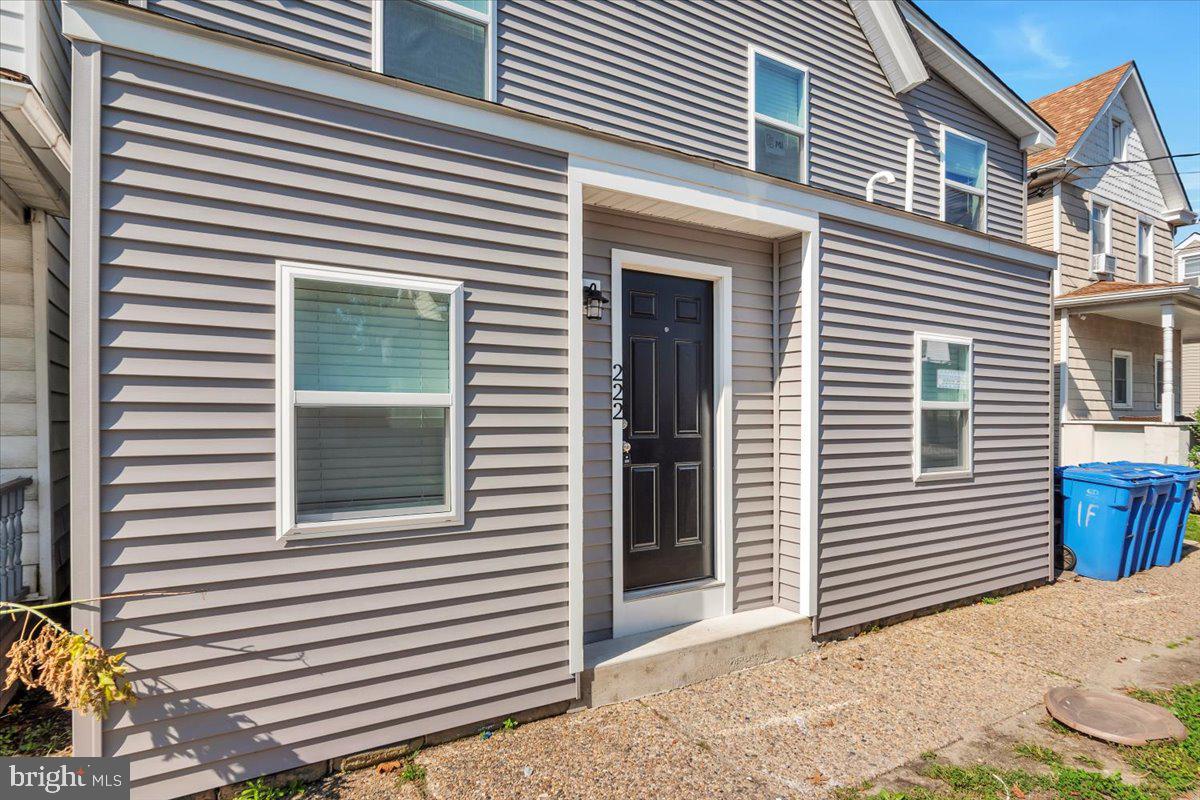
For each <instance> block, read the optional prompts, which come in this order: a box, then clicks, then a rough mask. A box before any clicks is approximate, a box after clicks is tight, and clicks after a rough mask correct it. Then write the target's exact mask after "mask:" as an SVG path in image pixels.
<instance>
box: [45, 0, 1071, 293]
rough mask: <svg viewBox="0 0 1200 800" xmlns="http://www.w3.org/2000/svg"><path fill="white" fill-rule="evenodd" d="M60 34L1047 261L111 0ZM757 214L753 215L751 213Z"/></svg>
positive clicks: (66, 12)
mask: <svg viewBox="0 0 1200 800" xmlns="http://www.w3.org/2000/svg"><path fill="white" fill-rule="evenodd" d="M63 33H64V34H65V35H66V36H68V37H69V38H71V39H73V40H76V41H84V40H86V41H93V42H99V43H102V44H105V45H108V46H112V47H118V48H120V49H123V50H127V51H130V52H134V53H141V54H143V55H146V56H150V57H154V58H161V59H164V60H167V61H173V62H176V63H180V64H186V65H190V66H193V67H197V68H200V69H205V70H212V71H214V72H220V73H226V74H230V75H235V76H238V77H242V78H246V79H250V80H255V81H260V82H263V83H268V84H274V85H277V86H279V87H281V88H283V89H286V90H288V91H293V90H295V87H298V86H302V87H304V89H305V91H308V92H311V93H314V94H318V95H323V96H328V97H338V98H340V99H342V100H343V101H345V102H350V103H358V104H360V105H363V106H368V107H371V108H378V109H383V110H386V111H391V112H395V113H399V114H405V115H407V116H411V117H415V118H418V119H425V120H429V121H432V122H435V123H439V124H444V125H449V126H453V127H458V128H465V129H467V130H472V131H487V132H488V133H489V134H490V135H493V136H497V137H501V138H504V139H509V140H512V141H518V142H526V143H529V144H530V145H531V146H537V147H542V148H545V149H547V150H552V151H557V152H560V153H566V154H569V155H570V156H572V157H581V158H586V159H591V160H594V161H598V162H603V163H605V164H608V165H611V166H613V167H630V168H633V169H635V170H639V171H642V172H647V173H652V174H655V175H657V176H660V177H661V178H662V179H664V180H668V181H673V182H676V183H677V184H678V185H680V186H692V187H694V188H695V189H697V190H700V191H709V192H713V191H715V192H717V193H723V194H729V195H733V196H742V197H745V198H747V199H748V200H750V201H752V203H753V204H756V205H765V206H770V207H773V208H776V209H780V210H788V211H791V212H793V213H798V214H807V215H828V216H833V217H838V218H841V219H846V220H851V221H854V222H858V223H860V224H863V225H868V226H871V227H875V228H880V229H884V230H889V231H892V232H894V233H899V234H902V235H907V236H913V237H917V238H922V239H933V240H937V241H941V242H942V243H944V244H947V245H950V246H953V247H958V248H961V249H965V250H969V251H972V252H977V253H987V254H990V255H993V256H996V257H999V258H1006V259H1010V260H1014V261H1020V262H1022V263H1024V264H1026V265H1029V266H1036V267H1041V268H1043V269H1046V270H1051V269H1053V268H1054V259H1053V257H1052V256H1051V255H1050V254H1048V253H1043V252H1039V251H1038V250H1036V249H1033V248H1030V247H1028V246H1026V245H1023V244H1020V243H1017V242H1009V241H1005V240H1002V239H998V238H995V237H991V236H986V235H982V234H977V233H973V232H969V231H966V230H960V229H954V228H952V227H950V226H946V225H943V224H941V223H938V222H936V221H934V220H929V219H923V218H921V217H918V216H916V215H913V214H907V213H905V212H903V211H899V210H894V209H887V208H884V207H882V206H879V205H870V204H867V203H864V202H861V201H856V200H848V199H842V198H839V197H837V196H835V195H832V194H830V193H828V192H823V191H820V190H815V189H810V188H808V187H805V186H803V185H800V184H796V183H792V182H788V181H783V180H779V179H776V178H771V177H769V176H766V175H758V174H755V173H752V172H749V171H748V170H746V169H745V168H744V167H738V166H734V165H726V164H721V163H715V162H713V161H712V160H711V159H704V158H700V157H694V156H686V155H682V154H678V153H674V152H672V151H668V150H665V149H663V148H660V147H656V146H654V145H644V144H637V143H634V142H631V141H629V140H625V139H622V138H620V137H618V136H615V135H611V134H604V133H599V132H596V131H591V130H588V129H586V128H583V127H581V126H579V125H574V124H571V123H564V122H555V121H551V120H548V119H545V118H542V117H538V116H536V115H533V114H529V113H527V112H522V111H516V110H513V109H509V108H505V107H503V106H499V105H497V104H495V103H489V102H486V101H481V100H473V99H471V98H464V97H461V96H458V95H452V94H450V93H448V92H443V91H440V90H437V89H430V88H428V87H422V86H418V85H417V84H413V83H409V82H407V81H403V80H399V79H396V78H389V77H387V76H384V75H379V74H378V73H374V72H371V71H369V70H365V69H362V68H358V67H352V66H348V65H345V64H338V63H334V62H330V61H325V60H322V59H320V58H317V57H315V56H309V55H305V54H302V53H295V52H292V51H289V50H285V49H283V48H281V47H276V46H273V45H267V44H262V43H260V42H254V41H251V40H249V39H241V38H239V37H236V36H233V35H231V34H223V33H220V32H217V31H210V30H207V29H204V28H200V27H197V26H195V25H190V24H188V23H185V22H180V21H178V20H174V19H171V18H167V17H163V16H162V15H158V14H150V13H148V12H145V11H141V10H138V9H136V8H130V7H128V6H124V5H121V4H117V3H87V2H81V0H65V1H64V4H63ZM754 218H757V217H754Z"/></svg>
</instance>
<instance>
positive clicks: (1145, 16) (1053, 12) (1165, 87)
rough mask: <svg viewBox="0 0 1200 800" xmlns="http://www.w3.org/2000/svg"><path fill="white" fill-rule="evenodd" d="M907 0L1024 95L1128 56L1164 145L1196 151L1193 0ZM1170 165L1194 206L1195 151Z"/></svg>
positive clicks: (1196, 15)
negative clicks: (1134, 64) (1135, 67)
mask: <svg viewBox="0 0 1200 800" xmlns="http://www.w3.org/2000/svg"><path fill="white" fill-rule="evenodd" d="M917 3H918V4H919V5H920V6H921V8H922V9H924V10H925V12H926V13H927V14H929V15H930V16H931V17H933V18H934V20H936V21H937V23H938V24H939V25H941V26H942V27H943V28H945V29H946V30H947V31H949V32H950V33H951V34H953V36H954V37H955V38H956V39H958V40H959V41H960V42H962V43H963V44H964V45H965V46H966V47H967V48H968V49H969V50H970V51H971V52H972V53H974V54H975V55H976V56H977V57H978V58H980V59H981V60H982V61H983V62H984V63H985V64H987V65H988V67H990V68H991V69H992V71H993V72H995V73H996V74H997V75H999V76H1000V77H1001V78H1003V79H1004V81H1005V83H1007V84H1008V85H1009V86H1011V87H1012V88H1013V89H1014V90H1016V91H1017V92H1018V93H1019V94H1020V95H1021V96H1022V97H1024V98H1025V99H1026V100H1032V99H1034V98H1036V97H1041V96H1042V95H1045V94H1049V93H1050V92H1053V91H1056V90H1058V89H1061V88H1063V87H1064V86H1069V85H1071V84H1073V83H1077V82H1079V81H1081V80H1083V79H1084V78H1090V77H1091V76H1093V75H1097V74H1099V73H1101V72H1104V71H1105V70H1108V69H1111V68H1112V67H1115V66H1117V65H1118V64H1121V63H1123V62H1125V61H1129V60H1130V59H1133V60H1134V61H1137V65H1138V69H1139V70H1140V71H1141V74H1142V80H1143V81H1145V83H1146V90H1147V91H1148V92H1149V93H1150V102H1151V103H1153V104H1154V110H1155V111H1156V112H1157V113H1158V121H1159V123H1160V124H1161V125H1162V128H1163V132H1164V133H1165V134H1166V137H1167V143H1168V144H1169V145H1170V146H1171V152H1172V153H1175V154H1179V153H1195V152H1200V0H1161V1H1160V0H1024V1H1020V0H1018V1H1016V2H1010V1H1009V0H917ZM1175 166H1176V169H1178V170H1179V172H1180V173H1181V175H1180V178H1181V179H1182V180H1183V184H1184V186H1185V187H1186V188H1187V190H1188V197H1189V198H1190V199H1191V203H1192V208H1193V209H1196V210H1200V157H1195V158H1180V159H1176V161H1175ZM1182 173H1190V174H1182ZM1193 230H1200V225H1194V226H1190V227H1188V228H1185V229H1181V231H1180V233H1179V234H1178V235H1177V236H1176V238H1177V239H1179V238H1182V237H1183V236H1185V235H1186V234H1187V232H1189V231H1193Z"/></svg>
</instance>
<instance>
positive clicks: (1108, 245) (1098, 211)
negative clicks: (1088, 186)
mask: <svg viewBox="0 0 1200 800" xmlns="http://www.w3.org/2000/svg"><path fill="white" fill-rule="evenodd" d="M1111 221H1112V209H1111V208H1109V207H1108V205H1106V204H1105V203H1101V202H1100V201H1099V200H1093V201H1092V210H1091V228H1092V255H1099V254H1100V253H1103V254H1105V255H1108V254H1109V253H1111V252H1112V226H1111V224H1110V223H1111Z"/></svg>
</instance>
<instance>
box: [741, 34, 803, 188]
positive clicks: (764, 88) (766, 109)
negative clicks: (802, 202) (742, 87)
mask: <svg viewBox="0 0 1200 800" xmlns="http://www.w3.org/2000/svg"><path fill="white" fill-rule="evenodd" d="M749 70H750V75H749V87H750V91H749V111H750V114H749V116H750V126H749V128H750V131H749V132H750V142H749V150H750V168H751V169H752V170H755V171H756V172H762V173H765V174H767V175H774V176H775V177H777V178H786V179H787V180H790V181H798V182H800V183H804V182H807V181H808V70H807V69H806V68H805V67H803V66H801V65H800V64H798V63H796V62H794V61H790V60H789V59H786V58H783V57H782V56H777V55H774V54H770V53H766V52H764V51H762V50H759V49H757V48H754V47H751V48H750V66H749Z"/></svg>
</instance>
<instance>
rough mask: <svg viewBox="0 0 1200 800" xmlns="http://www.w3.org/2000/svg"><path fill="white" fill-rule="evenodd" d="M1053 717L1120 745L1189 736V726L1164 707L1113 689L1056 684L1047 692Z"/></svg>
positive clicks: (1047, 707) (1080, 730)
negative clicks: (1102, 690) (1100, 689)
mask: <svg viewBox="0 0 1200 800" xmlns="http://www.w3.org/2000/svg"><path fill="white" fill-rule="evenodd" d="M1046 710H1047V711H1049V712H1050V716H1052V717H1054V718H1055V719H1056V720H1058V721H1059V722H1061V723H1062V724H1063V725H1066V726H1067V727H1068V728H1073V729H1074V730H1077V731H1079V732H1080V733H1086V734H1087V735H1088V736H1095V737H1096V738H1097V739H1104V740H1105V741H1107V742H1116V743H1117V744H1130V745H1139V744H1148V743H1149V742H1153V741H1157V740H1160V739H1178V740H1179V741H1183V740H1184V739H1186V738H1187V735H1188V732H1187V728H1185V727H1183V723H1182V722H1180V721H1179V720H1177V719H1176V718H1175V716H1174V715H1173V714H1172V713H1171V712H1170V711H1167V710H1166V709H1165V708H1160V707H1159V706H1154V705H1150V704H1149V703H1143V702H1141V701H1140V700H1134V699H1133V698H1132V697H1126V696H1125V695H1122V694H1115V693H1113V692H1101V691H1097V690H1095V689H1074V688H1072V687H1069V686H1056V687H1055V688H1053V689H1051V690H1050V691H1048V692H1046Z"/></svg>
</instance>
